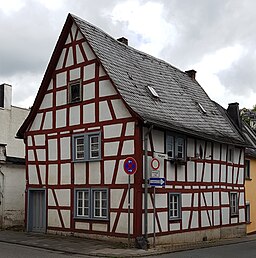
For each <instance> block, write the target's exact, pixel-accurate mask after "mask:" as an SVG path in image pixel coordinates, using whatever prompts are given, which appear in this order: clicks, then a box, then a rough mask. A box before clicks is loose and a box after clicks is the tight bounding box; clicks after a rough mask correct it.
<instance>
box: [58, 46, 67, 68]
mask: <svg viewBox="0 0 256 258" xmlns="http://www.w3.org/2000/svg"><path fill="white" fill-rule="evenodd" d="M65 54H66V49H63V50H62V52H61V55H60V58H59V61H58V64H57V66H56V69H61V68H62V67H63V61H64V57H65Z"/></svg>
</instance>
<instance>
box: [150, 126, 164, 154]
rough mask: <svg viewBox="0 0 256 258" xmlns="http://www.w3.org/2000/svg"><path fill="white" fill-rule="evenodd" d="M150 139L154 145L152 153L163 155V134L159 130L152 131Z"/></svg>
mask: <svg viewBox="0 0 256 258" xmlns="http://www.w3.org/2000/svg"><path fill="white" fill-rule="evenodd" d="M151 133H152V139H153V145H154V148H155V149H154V151H156V152H160V153H164V146H165V139H164V132H163V131H160V130H152V132H151Z"/></svg>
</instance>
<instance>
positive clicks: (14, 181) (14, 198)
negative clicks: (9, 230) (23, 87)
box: [0, 84, 29, 227]
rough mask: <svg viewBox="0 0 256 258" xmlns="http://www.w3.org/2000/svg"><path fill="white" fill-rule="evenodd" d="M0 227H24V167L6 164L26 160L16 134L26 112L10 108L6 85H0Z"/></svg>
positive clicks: (22, 144) (9, 92) (26, 110)
mask: <svg viewBox="0 0 256 258" xmlns="http://www.w3.org/2000/svg"><path fill="white" fill-rule="evenodd" d="M0 86H1V87H2V93H3V95H1V96H0V97H3V98H4V101H0V102H1V103H2V104H3V105H2V106H1V107H0V145H1V159H0V226H2V227H11V226H20V225H22V226H23V225H24V210H25V205H24V194H25V165H15V164H10V163H8V164H7V163H6V157H7V156H8V157H14V158H25V145H24V142H23V140H21V139H17V138H16V133H17V131H18V129H19V127H20V126H21V124H22V123H23V122H24V120H25V118H26V117H27V115H28V113H29V110H28V109H24V108H18V107H14V106H11V101H12V90H11V86H10V85H7V84H3V85H0Z"/></svg>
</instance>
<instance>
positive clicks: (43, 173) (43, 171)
mask: <svg viewBox="0 0 256 258" xmlns="http://www.w3.org/2000/svg"><path fill="white" fill-rule="evenodd" d="M39 171H40V176H41V180H42V184H43V185H44V184H46V181H45V180H46V166H45V165H39Z"/></svg>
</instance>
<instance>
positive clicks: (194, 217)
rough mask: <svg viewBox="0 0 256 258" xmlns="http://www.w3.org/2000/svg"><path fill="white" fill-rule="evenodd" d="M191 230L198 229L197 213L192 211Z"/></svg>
mask: <svg viewBox="0 0 256 258" xmlns="http://www.w3.org/2000/svg"><path fill="white" fill-rule="evenodd" d="M192 212H193V213H192V220H191V228H198V211H192Z"/></svg>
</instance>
